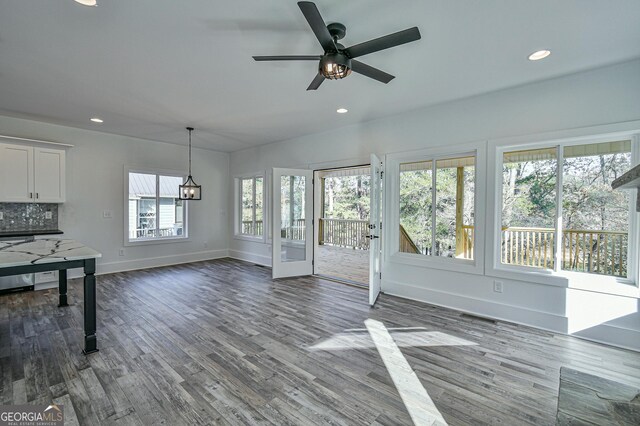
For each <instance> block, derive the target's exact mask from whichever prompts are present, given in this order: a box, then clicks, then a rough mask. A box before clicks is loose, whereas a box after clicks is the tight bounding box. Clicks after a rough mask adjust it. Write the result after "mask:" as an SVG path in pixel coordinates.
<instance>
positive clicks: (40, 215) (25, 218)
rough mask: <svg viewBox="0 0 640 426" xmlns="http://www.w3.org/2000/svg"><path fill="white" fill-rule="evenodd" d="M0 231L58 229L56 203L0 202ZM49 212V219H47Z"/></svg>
mask: <svg viewBox="0 0 640 426" xmlns="http://www.w3.org/2000/svg"><path fill="white" fill-rule="evenodd" d="M0 212H2V216H3V218H2V220H0V232H2V231H31V230H34V231H46V230H52V229H58V205H57V204H50V203H0ZM47 212H51V219H47V218H46V216H47Z"/></svg>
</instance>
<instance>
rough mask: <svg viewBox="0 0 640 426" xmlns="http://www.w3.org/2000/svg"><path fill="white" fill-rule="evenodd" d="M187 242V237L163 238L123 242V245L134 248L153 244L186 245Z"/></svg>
mask: <svg viewBox="0 0 640 426" xmlns="http://www.w3.org/2000/svg"><path fill="white" fill-rule="evenodd" d="M189 241H190V240H189V237H165V238H149V239H139V240H126V241H125V242H124V245H125V247H134V246H148V245H154V244H171V243H186V242H189Z"/></svg>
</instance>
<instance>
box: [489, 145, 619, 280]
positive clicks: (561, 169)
mask: <svg viewBox="0 0 640 426" xmlns="http://www.w3.org/2000/svg"><path fill="white" fill-rule="evenodd" d="M631 150H632V143H631V141H630V140H624V141H611V142H600V143H590V144H580V145H575V144H566V145H559V146H553V147H548V148H542V149H540V148H537V149H530V150H518V151H507V152H503V153H502V214H501V216H502V221H501V226H502V228H501V241H500V262H501V264H503V265H512V266H515V267H524V268H529V269H534V270H535V269H538V270H545V269H546V270H551V271H561V270H562V271H574V272H585V273H590V274H599V275H607V276H612V277H617V278H628V276H629V269H630V265H629V260H630V259H631V257H630V255H629V250H630V248H631V246H632V244H631V245H630V242H629V232H630V226H631V220H630V218H631V214H632V213H631V212H632V209H631V203H630V193H629V192H628V191H614V190H612V189H611V182H612V181H613V180H615V179H616V178H617V177H619V176H620V175H622V174H623V173H625V172H626V171H628V170H629V169H630V168H631V164H632V157H631Z"/></svg>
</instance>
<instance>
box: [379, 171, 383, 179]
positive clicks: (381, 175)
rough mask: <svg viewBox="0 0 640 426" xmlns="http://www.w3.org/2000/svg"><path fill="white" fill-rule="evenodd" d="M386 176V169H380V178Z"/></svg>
mask: <svg viewBox="0 0 640 426" xmlns="http://www.w3.org/2000/svg"><path fill="white" fill-rule="evenodd" d="M383 176H384V170H380V179H382V177H383Z"/></svg>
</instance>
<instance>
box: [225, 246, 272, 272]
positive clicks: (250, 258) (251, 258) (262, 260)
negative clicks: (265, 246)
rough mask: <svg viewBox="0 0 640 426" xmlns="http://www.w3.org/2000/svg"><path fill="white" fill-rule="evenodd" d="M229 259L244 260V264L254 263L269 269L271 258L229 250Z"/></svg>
mask: <svg viewBox="0 0 640 426" xmlns="http://www.w3.org/2000/svg"><path fill="white" fill-rule="evenodd" d="M229 257H230V258H232V259H238V260H244V261H245V262H251V263H255V264H256V265H260V266H266V267H268V268H270V267H271V257H270V256H262V255H260V254H255V253H250V252H248V251H240V250H232V249H230V250H229Z"/></svg>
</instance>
